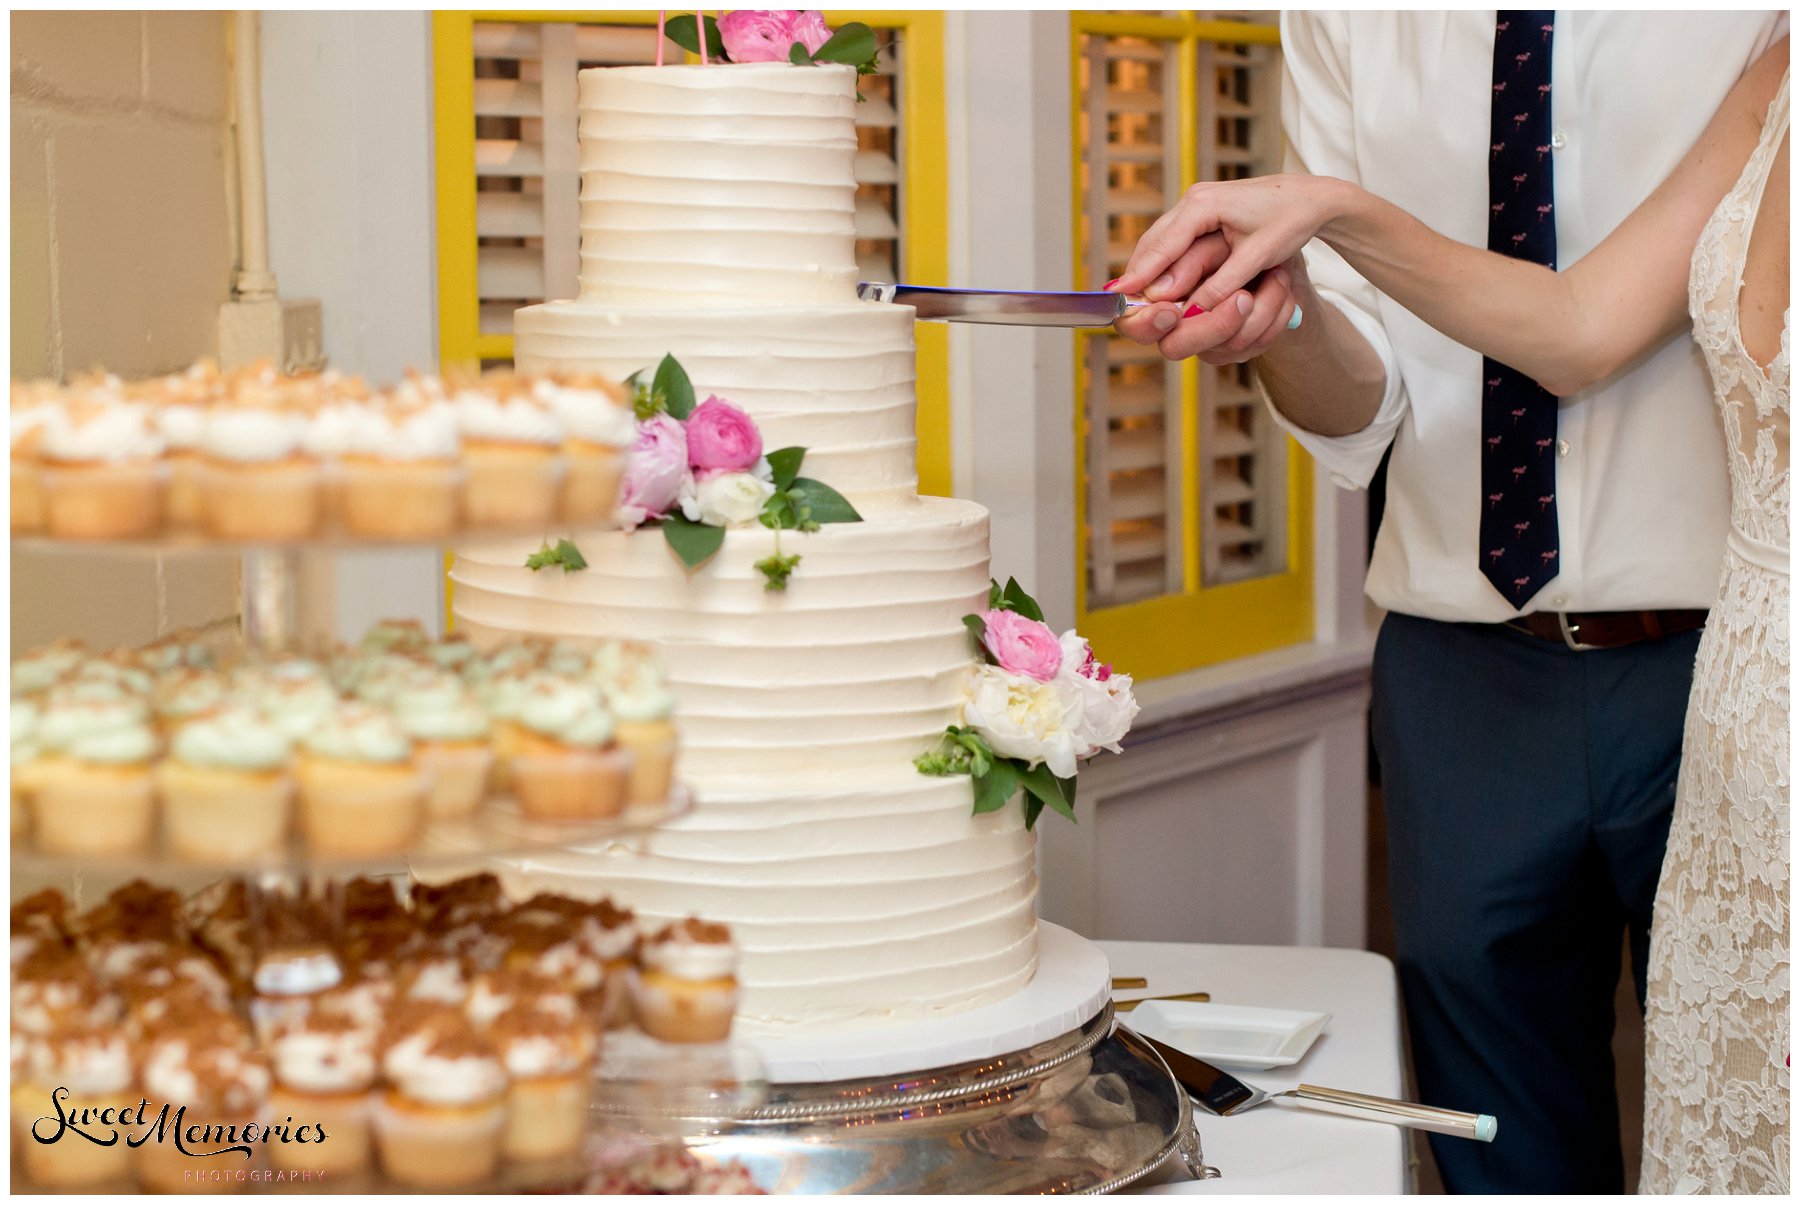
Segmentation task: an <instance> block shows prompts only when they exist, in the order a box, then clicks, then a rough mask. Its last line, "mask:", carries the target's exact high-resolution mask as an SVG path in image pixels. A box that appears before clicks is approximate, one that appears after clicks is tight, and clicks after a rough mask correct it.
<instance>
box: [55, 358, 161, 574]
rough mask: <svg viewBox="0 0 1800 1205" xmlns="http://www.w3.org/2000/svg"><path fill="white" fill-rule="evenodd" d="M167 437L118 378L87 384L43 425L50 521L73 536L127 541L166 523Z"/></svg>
mask: <svg viewBox="0 0 1800 1205" xmlns="http://www.w3.org/2000/svg"><path fill="white" fill-rule="evenodd" d="M162 454H163V438H162V436H161V435H160V434H159V433H158V432H157V430H156V424H155V421H154V417H153V415H152V414H151V412H150V408H149V407H147V406H143V405H140V404H138V403H136V402H131V401H128V400H126V398H125V396H124V394H123V392H122V390H121V389H120V386H119V382H118V380H117V379H116V378H111V377H107V378H101V379H97V380H91V381H87V382H83V383H81V384H79V385H77V387H76V388H75V389H74V390H73V391H72V392H71V395H70V396H69V397H68V398H67V399H66V400H65V402H64V404H63V406H62V417H61V419H60V420H59V421H57V422H54V423H50V424H48V425H46V426H45V427H44V428H43V432H42V438H41V440H40V442H39V445H38V457H39V460H40V463H41V464H42V466H43V469H42V474H41V480H42V482H43V509H44V525H45V527H46V528H47V529H48V531H49V533H50V534H51V535H53V536H55V537H57V538H58V539H65V540H121V539H131V538H135V537H139V536H146V535H152V534H154V533H155V532H157V531H159V530H160V529H161V528H162V519H163V480H164V469H163V465H162Z"/></svg>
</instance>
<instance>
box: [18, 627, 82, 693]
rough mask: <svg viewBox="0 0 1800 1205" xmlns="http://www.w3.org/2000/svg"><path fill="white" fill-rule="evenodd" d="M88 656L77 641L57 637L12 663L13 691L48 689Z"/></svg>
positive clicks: (37, 691)
mask: <svg viewBox="0 0 1800 1205" xmlns="http://www.w3.org/2000/svg"><path fill="white" fill-rule="evenodd" d="M91 655H92V654H90V653H89V652H88V647H87V645H85V644H83V643H82V642H81V641H79V640H58V641H56V642H55V643H53V644H47V645H45V646H44V647H43V648H41V649H33V650H32V651H31V652H29V653H27V654H25V655H24V656H23V657H20V658H18V659H17V660H15V661H14V662H13V663H12V692H13V694H15V695H34V694H38V693H39V692H41V691H46V690H49V689H50V688H51V687H52V686H55V685H56V684H57V683H58V682H59V681H61V680H62V678H63V676H64V675H66V674H70V673H73V672H74V671H75V670H76V669H77V668H78V667H79V666H80V665H81V663H82V662H84V661H86V660H87V659H88V657H89V656H91Z"/></svg>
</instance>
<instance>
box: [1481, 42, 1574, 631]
mask: <svg viewBox="0 0 1800 1205" xmlns="http://www.w3.org/2000/svg"><path fill="white" fill-rule="evenodd" d="M1554 17H1555V13H1554V12H1553V11H1552V12H1500V13H1497V14H1496V15H1495V19H1494V100H1493V104H1494V108H1493V117H1492V125H1491V129H1492V135H1493V136H1492V137H1491V138H1490V139H1489V143H1490V145H1489V147H1488V244H1487V245H1488V250H1489V251H1497V252H1499V253H1500V254H1501V255H1510V256H1513V257H1515V258H1517V259H1525V260H1530V261H1531V262H1532V263H1537V264H1543V265H1545V266H1546V267H1548V268H1551V269H1552V270H1554V269H1555V267H1556V214H1555V204H1556V201H1555V190H1554V188H1553V187H1552V173H1551V144H1550V137H1551V135H1550V41H1551V33H1552V32H1553V30H1552V26H1553V24H1554ZM1481 368H1482V372H1481V436H1482V449H1481V494H1482V498H1481V571H1482V573H1483V574H1485V575H1486V576H1487V579H1488V580H1489V581H1491V582H1493V583H1494V588H1495V589H1496V590H1498V591H1500V593H1501V595H1502V596H1504V597H1505V599H1506V601H1507V602H1509V603H1511V604H1512V605H1513V606H1515V607H1519V608H1523V607H1524V606H1525V604H1526V602H1527V601H1529V600H1530V599H1531V597H1532V595H1534V594H1536V593H1537V592H1538V591H1539V590H1541V589H1542V588H1543V586H1544V583H1545V582H1547V581H1549V580H1550V579H1551V578H1553V577H1555V576H1556V573H1557V564H1556V558H1557V551H1558V548H1557V527H1556V396H1555V395H1554V394H1552V393H1551V392H1550V391H1549V390H1547V389H1545V388H1544V387H1543V386H1541V385H1539V384H1538V383H1537V382H1536V381H1534V380H1532V379H1531V378H1530V377H1528V376H1526V375H1525V374H1524V373H1521V372H1518V371H1517V370H1515V369H1512V368H1508V367H1507V366H1506V365H1504V364H1501V363H1499V362H1498V361H1496V360H1491V359H1486V358H1483V360H1482V362H1481Z"/></svg>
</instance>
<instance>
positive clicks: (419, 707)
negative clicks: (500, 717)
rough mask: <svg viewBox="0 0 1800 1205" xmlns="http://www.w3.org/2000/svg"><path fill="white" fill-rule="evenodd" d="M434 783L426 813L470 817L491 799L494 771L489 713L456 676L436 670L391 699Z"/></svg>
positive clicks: (395, 714) (405, 684) (403, 687)
mask: <svg viewBox="0 0 1800 1205" xmlns="http://www.w3.org/2000/svg"><path fill="white" fill-rule="evenodd" d="M388 709H389V711H390V712H391V713H392V714H393V717H394V722H395V723H396V724H398V725H399V726H400V730H401V731H402V732H404V733H406V735H407V736H409V737H411V738H412V739H413V744H414V747H415V749H416V750H417V754H418V760H419V766H420V768H422V769H423V770H424V771H425V773H426V775H427V776H428V777H429V778H430V779H431V790H430V793H429V794H428V795H427V796H426V800H425V806H426V811H427V812H428V813H430V814H431V815H433V816H467V815H468V814H469V813H470V812H472V811H474V810H475V808H476V806H477V805H478V804H480V802H481V801H482V799H483V798H485V797H486V795H487V789H488V777H489V775H490V774H491V773H492V771H493V768H494V748H493V745H492V743H491V742H490V741H489V739H488V737H489V733H490V731H491V729H492V724H491V723H490V721H489V720H488V713H487V709H486V708H485V707H483V706H482V705H481V703H480V701H479V700H477V699H476V698H475V693H474V692H473V691H471V690H470V689H469V688H468V687H467V686H465V685H464V684H463V681H462V679H461V678H459V677H457V676H456V675H455V674H452V673H446V672H444V671H442V670H432V671H429V672H427V673H425V674H416V675H414V676H413V677H411V678H410V679H408V680H407V681H405V682H403V683H402V684H401V685H400V686H399V687H398V689H396V690H395V692H394V694H393V696H392V698H391V699H390V700H389V701H388Z"/></svg>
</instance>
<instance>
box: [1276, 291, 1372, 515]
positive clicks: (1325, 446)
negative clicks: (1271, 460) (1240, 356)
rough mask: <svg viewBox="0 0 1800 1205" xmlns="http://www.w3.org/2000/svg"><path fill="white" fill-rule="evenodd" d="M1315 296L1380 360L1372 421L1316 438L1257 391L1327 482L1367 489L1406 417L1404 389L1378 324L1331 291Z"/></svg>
mask: <svg viewBox="0 0 1800 1205" xmlns="http://www.w3.org/2000/svg"><path fill="white" fill-rule="evenodd" d="M1318 294H1319V298H1320V299H1321V300H1323V301H1326V302H1328V303H1330V304H1332V305H1335V306H1337V308H1338V312H1339V313H1341V314H1343V315H1344V317H1345V318H1348V319H1349V320H1350V325H1352V326H1354V327H1355V328H1356V329H1357V330H1358V331H1360V332H1361V333H1362V337H1363V338H1364V339H1366V340H1368V343H1369V346H1370V347H1371V348H1373V349H1374V350H1375V354H1376V355H1377V356H1379V357H1380V359H1381V367H1382V369H1383V374H1384V377H1385V379H1386V384H1385V385H1384V386H1383V389H1382V394H1381V405H1380V406H1379V407H1378V408H1377V409H1376V411H1375V417H1374V418H1372V419H1370V420H1369V425H1368V426H1366V427H1364V428H1363V429H1362V430H1360V431H1352V432H1351V433H1350V434H1348V435H1320V434H1319V433H1318V432H1316V431H1308V430H1305V429H1304V428H1302V427H1298V426H1296V425H1295V424H1294V423H1293V422H1292V421H1290V420H1289V419H1288V417H1287V416H1286V415H1285V414H1283V413H1282V412H1281V411H1280V410H1279V409H1278V408H1277V407H1276V406H1275V403H1274V402H1272V401H1270V400H1269V392H1268V390H1267V389H1266V388H1264V387H1263V386H1262V385H1261V383H1260V381H1259V383H1258V385H1257V388H1258V390H1259V391H1260V392H1261V393H1262V396H1263V403H1264V404H1265V405H1267V406H1268V407H1269V412H1270V413H1271V414H1273V415H1274V416H1275V421H1276V422H1277V423H1279V424H1280V425H1281V427H1282V428H1283V429H1284V430H1286V431H1287V432H1288V434H1290V435H1292V436H1293V437H1294V439H1295V440H1296V441H1298V442H1299V444H1300V446H1301V447H1303V448H1305V449H1306V450H1307V451H1308V452H1309V453H1311V454H1312V457H1313V459H1314V460H1316V461H1318V462H1319V464H1320V466H1321V467H1323V468H1324V469H1325V471H1326V473H1327V474H1328V475H1329V476H1330V478H1331V481H1332V484H1334V485H1337V486H1339V487H1341V488H1343V489H1347V490H1361V489H1367V488H1369V480H1370V478H1372V477H1374V476H1375V470H1376V469H1378V468H1380V467H1381V458H1382V456H1383V455H1385V454H1386V452H1387V449H1388V445H1389V444H1391V443H1392V442H1393V441H1394V432H1396V431H1398V430H1399V429H1400V420H1401V419H1402V418H1404V417H1405V415H1406V410H1407V397H1406V389H1405V388H1404V386H1403V385H1402V383H1401V380H1400V372H1399V370H1398V368H1397V367H1396V366H1395V363H1394V353H1393V349H1392V348H1391V347H1390V346H1389V344H1388V336H1387V331H1386V330H1385V329H1383V327H1382V325H1381V322H1380V320H1379V319H1377V318H1375V317H1373V316H1372V315H1370V314H1368V313H1366V312H1365V311H1364V310H1363V309H1362V307H1360V306H1358V305H1355V304H1354V303H1352V302H1350V301H1348V300H1346V299H1345V298H1344V296H1343V294H1341V293H1339V292H1338V291H1337V290H1335V289H1330V288H1321V289H1319V290H1318Z"/></svg>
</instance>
